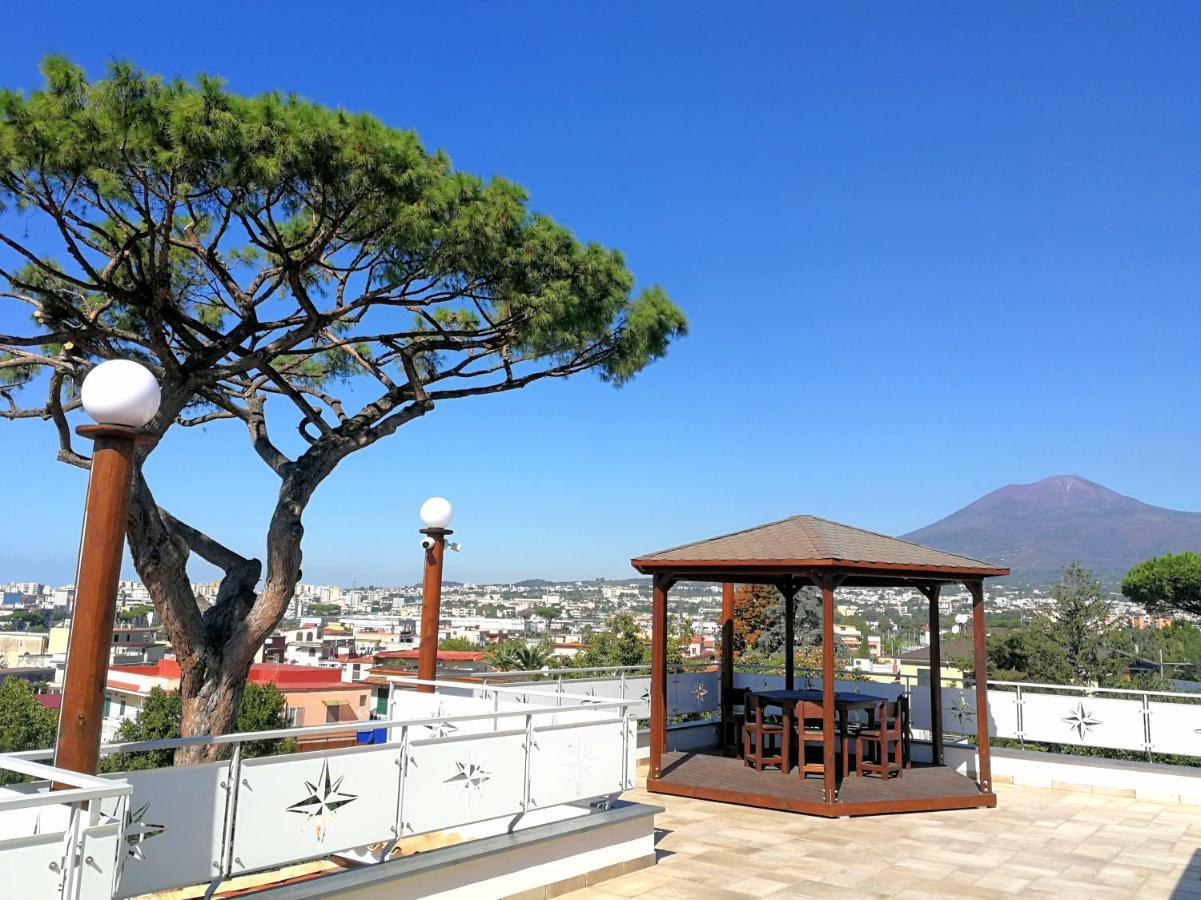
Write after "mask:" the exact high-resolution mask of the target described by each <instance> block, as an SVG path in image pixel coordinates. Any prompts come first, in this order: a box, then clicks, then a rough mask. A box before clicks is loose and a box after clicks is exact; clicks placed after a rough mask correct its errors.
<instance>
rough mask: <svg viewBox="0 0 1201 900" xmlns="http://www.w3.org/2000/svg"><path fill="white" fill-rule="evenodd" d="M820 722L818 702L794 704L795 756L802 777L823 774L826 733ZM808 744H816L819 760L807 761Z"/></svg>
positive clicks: (820, 709)
mask: <svg viewBox="0 0 1201 900" xmlns="http://www.w3.org/2000/svg"><path fill="white" fill-rule="evenodd" d="M822 722H823V717H822V705H821V704H820V703H810V702H801V703H798V704H797V705H796V731H797V757H798V762H799V763H800V765H799V766H798V768H799V769H800V771H801V778H802V779H804V778H805V777H806V776H808V775H823V774H825V771H826V763H825V758H826V757H825V739H826V735H825V731H824V730H823V728H822ZM810 744H817V749H818V751H819V756H818V758H819V759H820V760H821V761H820V762H815V763H812V762H809V759H808V754H807V751H808V749H809V745H810Z"/></svg>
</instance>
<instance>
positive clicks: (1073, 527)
mask: <svg viewBox="0 0 1201 900" xmlns="http://www.w3.org/2000/svg"><path fill="white" fill-rule="evenodd" d="M904 537H905V538H906V539H907V540H911V541H916V542H918V543H920V544H928V545H930V546H932V547H938V548H940V549H943V550H950V551H952V552H954V553H964V554H966V555H968V556H973V557H976V558H978V559H985V560H988V561H989V562H995V563H1000V564H1001V565H1004V566H1008V567H1009V568H1011V569H1012V570H1013V573H1014V575H1018V576H1022V577H1025V578H1027V579H1035V578H1046V577H1052V576H1054V575H1056V574H1057V573H1058V571H1059V570H1060V569H1062V568H1063V567H1064V566H1065V565H1067V564H1068V563H1069V562H1071V561H1072V560H1079V561H1080V562H1081V563H1083V564H1084V565H1085V566H1087V567H1088V568H1090V569H1092V570H1093V571H1094V572H1096V573H1097V574H1098V575H1099V576H1102V577H1109V578H1113V577H1121V576H1122V575H1124V574H1125V573H1126V571H1127V570H1128V569H1129V568H1130V567H1131V566H1132V565H1134V564H1135V563H1137V562H1139V561H1140V560H1143V559H1147V558H1148V557H1151V556H1159V555H1160V554H1163V553H1179V552H1181V551H1184V550H1201V513H1196V512H1180V511H1178V510H1174V509H1164V508H1163V507H1160V506H1151V505H1150V504H1148V503H1143V502H1142V501H1141V500H1135V499H1134V498H1133V497H1126V496H1124V495H1122V494H1119V493H1117V492H1116V491H1111V490H1110V489H1109V488H1107V487H1103V486H1102V485H1099V484H1097V483H1096V482H1093V481H1089V480H1088V479H1086V478H1081V477H1079V476H1078V475H1055V476H1053V477H1051V478H1044V479H1043V480H1042V481H1036V482H1034V483H1033V484H1010V485H1006V486H1005V487H1003V488H999V489H998V490H995V491H993V492H992V493H991V494H986V495H985V496H983V497H981V498H980V499H979V500H977V501H976V502H975V503H972V504H970V505H969V506H965V507H964V508H963V509H961V510H959V511H958V512H955V513H952V514H951V515H949V516H947V517H946V518H945V519H940V520H939V521H937V522H935V523H934V524H933V525H927V526H926V527H925V528H919V529H918V530H917V531H912V532H910V533H909V534H906V535H904Z"/></svg>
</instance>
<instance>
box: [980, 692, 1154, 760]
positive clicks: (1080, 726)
mask: <svg viewBox="0 0 1201 900" xmlns="http://www.w3.org/2000/svg"><path fill="white" fill-rule="evenodd" d="M992 694H993V692H992V691H990V692H989V701H990V702H991V701H992ZM1021 737H1022V740H1026V741H1046V742H1048V743H1056V744H1070V745H1074V746H1077V747H1108V748H1109V749H1111V750H1146V749H1147V738H1146V729H1145V717H1144V715H1143V705H1142V704H1141V703H1140V702H1138V701H1137V700H1117V699H1110V698H1106V697H1088V696H1078V697H1064V696H1056V695H1054V694H1039V693H1033V692H1031V691H1024V692H1023V694H1022V731H1021Z"/></svg>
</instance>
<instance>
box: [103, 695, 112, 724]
mask: <svg viewBox="0 0 1201 900" xmlns="http://www.w3.org/2000/svg"><path fill="white" fill-rule="evenodd" d="M112 711H113V701H112V700H111V699H110V698H108V697H105V698H104V718H106V719H107V718H108V717H109V713H111V712H112Z"/></svg>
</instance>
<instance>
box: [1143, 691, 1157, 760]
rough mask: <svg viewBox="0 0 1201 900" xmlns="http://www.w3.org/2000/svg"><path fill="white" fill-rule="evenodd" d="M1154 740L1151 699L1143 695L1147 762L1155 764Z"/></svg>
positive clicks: (1144, 744)
mask: <svg viewBox="0 0 1201 900" xmlns="http://www.w3.org/2000/svg"><path fill="white" fill-rule="evenodd" d="M1152 743H1153V739H1152V737H1151V697H1150V696H1149V695H1148V694H1143V746H1144V747H1146V748H1147V762H1155V756H1154V754H1153V753H1152V752H1151V745H1152Z"/></svg>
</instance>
